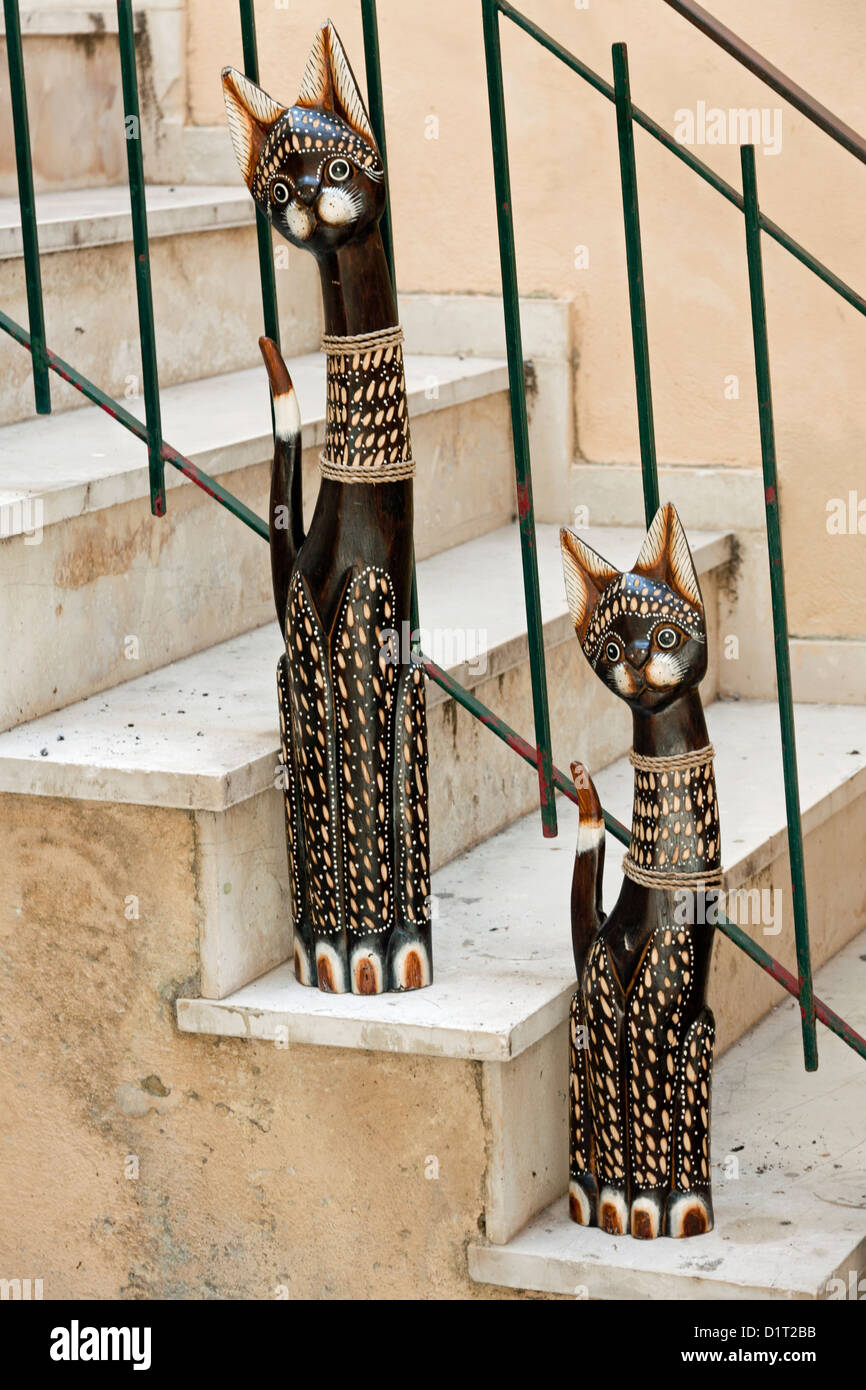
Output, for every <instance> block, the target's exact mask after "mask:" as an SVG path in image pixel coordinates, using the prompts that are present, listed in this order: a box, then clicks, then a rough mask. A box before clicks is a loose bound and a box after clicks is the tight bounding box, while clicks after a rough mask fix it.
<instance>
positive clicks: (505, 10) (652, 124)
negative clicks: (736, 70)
mask: <svg viewBox="0 0 866 1390" xmlns="http://www.w3.org/2000/svg"><path fill="white" fill-rule="evenodd" d="M495 3H496V8H497V9H498V10H499V11H500V13H501V14H504V15H505V16H506V18H507V19H510V20H511V22H512V24H515V25H516V26H517V28H518V29H522V30H523V32H524V33H525V34H529V36H530V37H531V38H533V39H535V40H536V42H537V43H540V44H541V46H542V48H546V49H547V51H548V53H552V54H553V56H554V57H555V58H558V59H559V61H560V62H561V63H564V64H565V66H566V67H567V68H571V70H572V72H576V73H577V75H578V77H582V78H583V80H584V81H585V82H587V83H588V84H589V86H590V87H593V88H594V89H595V91H597V92H599V93H600V94H601V95H602V96H603V97H607V99H608V101H611V102H612V101H615V99H616V98H615V92H614V89H613V87H612V86H611V84H610V83H609V82H606V81H605V79H604V78H603V77H599V75H598V73H597V72H594V71H593V69H592V68H591V67H588V66H587V64H586V63H583V62H581V60H580V59H579V58H576V57H575V56H574V54H573V53H571V52H569V50H568V49H567V48H564V47H563V45H562V44H561V43H558V42H557V40H556V39H554V38H552V37H551V35H550V34H548V33H547V32H546V31H545V30H544V29H542V28H540V26H539V25H537V24H535V23H534V22H533V21H532V20H531V19H527V17H526V15H525V14H521V12H520V10H516V9H515V8H514V6H513V5H510V4H508V0H495ZM632 116H633V117H634V122H635V125H639V126H640V127H641V128H642V129H643V130H645V131H646V132H647V134H648V135H651V136H652V137H653V139H654V140H658V142H659V144H660V145H663V146H664V148H665V149H666V150H669V151H670V153H671V154H672V155H675V156H676V158H677V159H679V160H681V161H682V163H683V164H687V165H688V167H689V168H690V169H691V170H692V173H694V174H697V175H698V176H699V177H700V178H702V179H703V180H704V182H705V183H708V184H709V185H710V187H711V188H714V189H715V190H716V192H717V193H721V195H722V197H723V198H727V200H728V202H729V203H733V205H734V207H737V208H739V209H740V212H742V211H743V195H742V193H740V192H738V190H737V189H736V188H734V187H733V186H732V185H731V184H729V183H727V182H726V181H725V179H723V178H722V177H721V176H720V175H719V174H717V173H716V171H715V169H711V168H710V166H709V165H708V164H704V162H703V160H701V159H698V157H697V155H694V154H692V152H691V150H689V149H686V147H685V146H684V145H680V144H679V143H678V142H677V141H676V140H675V139H674V137H673V136H672V135H671V134H670V132H669V131H667V130H665V129H664V127H663V126H660V125H659V124H658V122H657V121H654V120H653V119H652V117H651V116H648V115H647V114H646V112H645V111H642V110H641V109H640V107H638V106H634V107H632ZM760 218H761V230H762V231H764V232H766V233H767V235H768V236H771V237H772V238H773V240H774V241H777V242H778V243H779V245H780V246H783V247H784V248H785V250H786V251H788V252H790V254H791V255H792V256H794V257H795V258H796V259H797V260H798V261H799V262H800V263H801V265H804V266H805V267H806V269H807V270H811V271H812V274H813V275H817V276H818V279H819V280H823V281H824V284H825V285H829V287H830V289H831V290H835V292H836V294H838V295H840V296H841V297H842V299H844V300H847V302H848V303H849V304H850V305H852V307H853V308H855V309H856V310H857V311H858V313H861V314H866V297H864V296H863V295H862V294H859V293H858V291H857V290H855V289H852V287H851V286H850V285H848V284H846V283H845V281H844V280H842V279H841V278H840V276H838V275H836V274H835V273H834V272H833V271H832V270H830V269H829V268H828V267H827V266H826V265H824V263H823V262H822V261H819V260H818V258H817V256H813V255H812V253H811V251H807V250H806V248H805V246H801V245H800V243H799V242H798V241H795V240H794V238H793V237H792V236H789V235H788V233H787V232H786V231H785V230H784V229H783V228H782V227H780V226H779V225H778V223H776V222H773V221H771V220H770V218H769V217H765V216H764V214H763V213H761V215H760Z"/></svg>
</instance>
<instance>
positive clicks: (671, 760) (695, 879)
mask: <svg viewBox="0 0 866 1390" xmlns="http://www.w3.org/2000/svg"><path fill="white" fill-rule="evenodd" d="M715 755H716V750H715V749H714V747H713V745H712V744H711V743H707V744H704V746H703V747H702V748H693V749H690V750H689V751H688V752H686V753H671V754H667V755H653V754H647V753H636V752H635V751H634V749H632V750H631V751H630V752H629V755H628V760H629V762H630V763H631V765H632V767H633V768H635V769H636V770H637V771H638V772H651V773H658V774H659V775H666V774H667V773H670V772H691V771H693V770H694V769H695V768H698V767H706V766H707V764H710V766H712V762H713V759H714V758H715ZM622 871H623V873H624V874H625V876H626V877H627V878H630V879H631V880H632V882H633V883H639V884H641V885H642V886H643V887H644V888H693V889H698V890H699V889H707V888H718V887H720V886H721V883H722V869H721V866H719V867H718V868H712V869H710V868H704V869H678V868H676V867H672V868H664V869H647V868H644V867H643V865H641V864H638V863H637V862H636V861H635V860H634V859H633V858H632V856H631V848H629V852H628V853H627V854H626V855H625V856H624V857H623V861H622Z"/></svg>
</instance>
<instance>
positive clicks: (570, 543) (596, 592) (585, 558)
mask: <svg viewBox="0 0 866 1390" xmlns="http://www.w3.org/2000/svg"><path fill="white" fill-rule="evenodd" d="M559 543H560V546H561V547H562V570H563V574H564V575H565V596H566V598H567V600H568V611H569V612H570V614H571V621H572V622H573V623H574V628H575V631H576V633H577V635H578V638H579V639H580V641H581V642H582V641H583V639H584V637H585V636H586V631H587V628H588V627H589V622H590V619H591V617H592V614H593V611H594V609H595V606H596V604H597V603H598V600H599V598H600V597H601V595H602V594H603V593H604V591H605V589H606V588H607V586H608V584H610V583H611V582H612V580H614V579H617V578H619V570H617V569H614V567H613V565H609V564H608V562H607V560H603V559H602V557H601V556H600V555H598V554H596V552H595V551H594V550H593V549H592V548H591V546H588V545H587V544H586V542H585V541H582V540H581V539H580V537H579V536H577V535H575V533H574V531H571V530H569V528H568V527H567V526H563V528H562V530H561V531H560V533H559Z"/></svg>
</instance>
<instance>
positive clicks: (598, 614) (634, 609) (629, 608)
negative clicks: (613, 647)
mask: <svg viewBox="0 0 866 1390" xmlns="http://www.w3.org/2000/svg"><path fill="white" fill-rule="evenodd" d="M626 613H631V614H633V615H635V616H637V617H642V618H646V633H647V636H648V637H649V636H651V635H652V634H653V632H655V630H656V628H659V627H664V625H665V623H667V622H675V623H676V624H677V626H678V627H680V628H682V630H683V632H686V633H688V635H689V637H692V638H694V639H695V641H697V642H702V643H703V642H706V630H705V626H704V615H703V612H702V610H701V609H700V608H698V607H696V606H695V605H694V604H691V603H688V602H687V601H686V599H684V598H681V597H680V595H679V594H677V593H676V592H675V591H674V590H673V589H670V588H668V586H667V584H664V583H663V582H662V581H661V580H654V579H649V578H647V577H646V576H645V575H642V574H633V573H629V574H620V575H617V577H616V579H614V580H613V582H612V583H610V584H608V585H607V587H606V588H605V589H604V591H603V592H602V595H601V597H600V599H599V600H598V603H597V604H596V606H595V609H594V610H593V613H592V616H591V618H590V620H589V625H588V626H587V629H586V634H585V636H584V639H583V651H584V654H585V655H586V657H587V660H588V661H589V662H590V664H591V665H592V667H593V669H595V667H596V666H597V665H598V662H599V659H600V657H601V654H602V652H603V651H604V646H605V642H606V641H607V639H608V637H609V636H611V635H613V636H616V635H618V622H619V620H620V619H621V618H622V617H623V616H624V615H625V614H626Z"/></svg>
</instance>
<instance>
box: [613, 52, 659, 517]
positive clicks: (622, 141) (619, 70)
mask: <svg viewBox="0 0 866 1390" xmlns="http://www.w3.org/2000/svg"><path fill="white" fill-rule="evenodd" d="M613 86H614V94H615V101H616V130H617V139H618V143H619V170H620V182H621V184H622V210H623V221H624V223H625V254H626V265H627V268H628V300H629V311H630V313H631V338H632V352H633V355H634V376H635V387H636V391H637V419H638V433H639V436H640V462H641V472H642V475H643V496H644V515H645V516H646V524H647V526H649V525H650V523H651V521H652V519H653V517H654V516H655V514H656V512H657V511H658V509H659V473H658V464H657V462H656V440H655V429H654V426H653V398H652V385H651V382H650V364H649V338H648V335H647V323H646V295H645V294H644V278H643V252H642V250H641V240H640V214H639V212H638V200H637V170H636V168H635V159H634V127H633V125H632V105H631V90H630V87H629V80H628V53H627V51H626V46H625V44H624V43H615V44H614V46H613Z"/></svg>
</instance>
